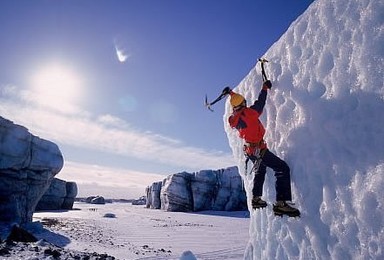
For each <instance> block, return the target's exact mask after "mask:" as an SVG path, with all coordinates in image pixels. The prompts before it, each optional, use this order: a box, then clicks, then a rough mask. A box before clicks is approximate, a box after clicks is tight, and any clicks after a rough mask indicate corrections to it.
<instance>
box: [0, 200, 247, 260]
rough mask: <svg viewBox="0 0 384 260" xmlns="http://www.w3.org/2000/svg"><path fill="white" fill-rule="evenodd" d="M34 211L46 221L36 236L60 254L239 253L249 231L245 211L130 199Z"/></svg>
mask: <svg viewBox="0 0 384 260" xmlns="http://www.w3.org/2000/svg"><path fill="white" fill-rule="evenodd" d="M33 217H34V221H35V222H37V223H38V222H41V223H44V229H37V228H35V230H36V231H35V235H36V236H37V237H38V239H44V240H46V241H48V242H50V243H52V244H55V245H57V246H59V247H62V248H64V249H65V250H67V251H66V252H67V253H63V252H61V254H62V256H61V257H62V259H64V258H65V257H66V256H69V254H71V253H72V254H73V252H88V253H93V252H97V253H98V254H107V255H109V256H113V257H116V258H117V259H179V258H180V257H181V256H182V254H183V253H185V252H187V251H191V252H192V253H193V255H194V256H195V257H197V258H198V259H243V255H244V251H245V247H246V245H247V241H248V237H249V235H248V230H249V212H248V211H238V212H215V211H207V212H199V213H181V212H166V211H162V210H155V209H147V208H145V207H144V206H134V205H131V204H130V203H107V204H105V205H95V204H86V203H81V202H76V203H75V205H74V210H71V211H57V212H38V213H35V214H34V216H33ZM41 231H43V232H41ZM39 243H41V242H39ZM33 246H36V245H31V246H30V247H32V248H33ZM68 250H71V251H68ZM43 251H44V250H40V252H33V251H30V250H28V251H26V250H24V251H21V250H19V252H18V253H16V252H14V253H13V254H12V256H9V257H10V258H12V259H21V258H25V257H29V259H34V258H33V257H37V258H35V259H44V254H43ZM3 257H5V256H3ZM45 257H47V255H46V256H45ZM0 259H1V257H0Z"/></svg>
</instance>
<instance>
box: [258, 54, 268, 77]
mask: <svg viewBox="0 0 384 260" xmlns="http://www.w3.org/2000/svg"><path fill="white" fill-rule="evenodd" d="M259 61H260V63H261V77H262V78H263V82H265V81H267V80H268V77H267V74H266V73H265V69H264V63H266V62H268V61H267V60H266V59H264V58H260V59H259Z"/></svg>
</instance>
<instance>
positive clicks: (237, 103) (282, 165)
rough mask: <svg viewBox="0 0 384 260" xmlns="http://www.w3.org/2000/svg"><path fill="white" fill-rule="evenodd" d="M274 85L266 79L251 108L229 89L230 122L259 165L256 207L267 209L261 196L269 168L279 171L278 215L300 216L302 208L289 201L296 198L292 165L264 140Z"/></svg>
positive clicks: (276, 175) (248, 155) (254, 206)
mask: <svg viewBox="0 0 384 260" xmlns="http://www.w3.org/2000/svg"><path fill="white" fill-rule="evenodd" d="M271 87H272V83H271V81H269V80H266V81H264V83H263V86H262V89H261V91H260V94H259V97H258V99H257V100H256V101H255V102H254V103H253V105H251V106H249V107H247V104H246V100H245V98H244V97H243V96H242V95H240V94H238V93H235V92H233V91H232V90H231V89H230V88H227V89H225V90H224V91H223V92H227V93H226V94H229V96H230V103H231V106H232V108H233V113H232V115H231V116H230V117H229V119H228V121H229V124H230V126H231V127H232V128H235V129H237V131H238V132H239V136H240V137H241V138H242V139H244V141H245V145H244V153H245V155H246V157H247V158H249V159H250V160H251V161H252V162H253V163H254V164H255V165H257V166H256V167H254V168H253V169H254V171H255V177H254V179H253V190H252V193H253V198H252V208H254V209H257V208H264V207H266V206H267V202H265V201H264V200H263V199H262V198H261V196H262V192H263V184H264V180H265V174H266V170H267V167H269V168H271V169H272V170H273V171H274V172H275V177H276V185H275V188H276V203H275V204H274V205H273V211H274V213H275V214H276V215H288V216H291V217H296V216H300V211H299V210H298V209H296V208H294V207H292V205H290V204H289V203H287V201H291V200H292V194H291V178H290V168H289V166H288V165H287V163H286V162H285V161H283V160H282V159H280V158H279V157H278V156H276V155H275V154H273V153H272V152H271V151H270V150H268V148H267V144H266V143H265V141H264V134H265V128H264V126H263V125H262V123H261V122H260V120H259V116H260V115H261V113H262V112H263V109H264V106H265V102H266V98H267V92H268V90H270V89H271Z"/></svg>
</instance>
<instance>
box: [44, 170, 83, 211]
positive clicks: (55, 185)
mask: <svg viewBox="0 0 384 260" xmlns="http://www.w3.org/2000/svg"><path fill="white" fill-rule="evenodd" d="M76 196H77V185H76V183H75V182H66V181H64V180H60V179H57V178H54V179H53V180H52V182H51V185H50V186H49V188H48V190H47V191H46V192H45V193H44V195H43V197H41V199H40V201H39V203H38V204H37V206H36V211H39V210H40V211H41V210H60V209H64V210H69V209H72V207H73V203H74V202H75V198H76Z"/></svg>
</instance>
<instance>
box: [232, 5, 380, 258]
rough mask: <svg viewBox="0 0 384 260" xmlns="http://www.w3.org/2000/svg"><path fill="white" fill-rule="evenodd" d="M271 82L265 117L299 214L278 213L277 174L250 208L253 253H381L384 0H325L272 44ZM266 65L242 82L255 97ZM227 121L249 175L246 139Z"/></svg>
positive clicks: (249, 179) (269, 255) (320, 255)
mask: <svg viewBox="0 0 384 260" xmlns="http://www.w3.org/2000/svg"><path fill="white" fill-rule="evenodd" d="M265 58H267V59H268V60H270V62H269V63H268V64H267V68H266V69H267V74H269V77H270V79H271V80H272V82H273V88H272V90H271V91H270V92H269V96H268V100H267V105H266V107H265V110H264V114H263V116H262V118H261V119H262V121H263V123H264V125H265V126H266V129H267V134H266V141H267V143H268V145H269V148H270V149H271V150H272V151H273V152H275V153H276V154H278V155H279V156H281V157H282V158H284V159H285V160H286V161H287V163H288V164H289V165H290V167H291V171H292V185H293V186H292V188H293V197H294V202H295V203H296V206H297V207H298V208H299V209H300V210H301V212H302V217H301V218H300V219H288V218H286V217H284V218H280V217H275V216H274V215H273V213H272V203H273V202H274V201H275V190H274V175H273V173H272V172H270V171H269V172H268V176H267V179H266V182H265V185H264V198H265V199H266V200H267V201H268V202H269V203H270V206H269V207H268V208H267V209H264V210H256V211H252V212H251V224H250V240H249V244H248V248H247V250H246V252H245V258H246V259H384V248H383V245H384V230H383V224H384V220H383V216H384V205H383V204H384V191H383V190H384V83H383V79H384V75H383V74H384V73H383V70H384V61H383V60H384V1H383V0H338V1H328V0H318V1H316V2H314V3H313V4H312V5H311V6H310V7H309V8H308V9H307V10H306V12H305V13H304V14H303V15H301V16H300V17H299V18H298V19H297V20H296V21H295V22H294V23H293V24H292V25H291V26H290V28H289V29H288V30H287V32H286V33H285V34H284V35H283V36H282V37H281V38H280V39H279V40H278V41H277V42H276V43H275V44H274V45H273V46H272V47H271V48H270V49H269V50H268V51H267V53H266V54H265ZM260 86H261V75H260V67H259V64H256V66H255V68H254V69H253V70H252V71H251V72H250V73H249V75H247V77H246V78H244V80H243V81H242V82H241V83H240V84H239V85H238V86H237V87H236V89H235V90H237V91H238V92H240V93H242V94H243V95H244V96H245V97H246V99H247V100H248V103H250V102H252V101H253V100H254V99H255V98H256V97H257V95H258V92H259V90H260ZM229 113H230V106H229V102H227V103H226V113H225V115H224V124H225V128H226V132H227V135H228V139H229V143H230V145H231V147H232V149H233V153H234V156H235V157H236V158H237V160H238V166H239V169H240V171H241V175H242V177H243V178H244V180H245V186H246V189H247V195H248V205H249V206H250V195H251V188H252V178H253V175H245V173H244V170H243V169H244V158H243V153H242V141H241V140H240V139H239V138H238V136H237V133H236V132H235V131H234V130H232V129H230V128H229V126H228V124H227V118H228V116H229Z"/></svg>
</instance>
